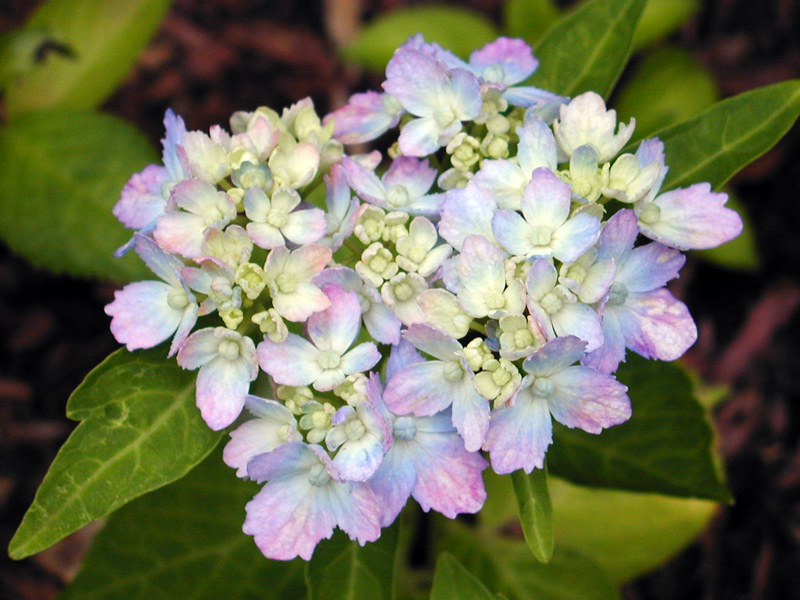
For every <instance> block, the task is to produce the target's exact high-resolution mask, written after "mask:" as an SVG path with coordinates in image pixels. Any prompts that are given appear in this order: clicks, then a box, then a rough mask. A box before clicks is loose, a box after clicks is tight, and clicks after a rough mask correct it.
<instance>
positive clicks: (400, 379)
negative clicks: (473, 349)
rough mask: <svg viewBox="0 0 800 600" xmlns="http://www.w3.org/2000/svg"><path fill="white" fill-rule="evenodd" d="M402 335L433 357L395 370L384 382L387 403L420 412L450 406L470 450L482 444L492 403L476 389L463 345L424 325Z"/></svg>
mask: <svg viewBox="0 0 800 600" xmlns="http://www.w3.org/2000/svg"><path fill="white" fill-rule="evenodd" d="M403 337H404V338H405V339H406V340H407V341H408V342H410V343H411V344H413V345H414V346H415V347H416V348H418V349H419V350H421V351H422V352H425V353H426V354H429V355H431V356H432V357H433V360H427V361H425V362H421V363H415V364H411V365H409V366H407V367H404V368H403V369H400V370H399V371H398V372H397V373H395V375H394V377H392V378H391V379H390V380H389V381H388V382H387V383H386V391H385V393H384V395H383V399H384V402H385V403H386V406H387V407H388V408H389V410H391V411H392V412H394V413H395V414H398V415H407V414H414V415H416V416H418V417H428V416H433V415H435V414H436V413H438V412H441V411H443V410H445V409H446V408H448V407H452V423H453V425H455V427H456V429H457V430H458V433H459V434H460V435H461V437H462V438H463V439H464V445H465V447H466V449H467V450H469V451H470V452H474V451H476V450H478V449H480V447H481V445H482V444H483V441H484V439H485V438H486V431H487V430H488V427H489V403H488V402H487V401H486V399H485V398H483V397H482V396H481V395H480V394H479V393H478V392H477V391H476V390H475V386H474V384H473V382H474V379H475V374H474V373H473V371H472V369H470V367H469V363H468V362H467V358H466V356H465V355H464V349H463V347H462V346H461V344H459V343H458V341H457V340H456V339H455V338H453V337H451V336H449V335H447V334H446V333H444V332H442V331H439V330H438V329H434V328H433V327H430V326H428V325H423V324H416V325H412V326H411V327H410V328H409V329H407V330H406V331H405V332H404V333H403Z"/></svg>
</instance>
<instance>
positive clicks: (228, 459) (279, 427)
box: [222, 396, 303, 477]
mask: <svg viewBox="0 0 800 600" xmlns="http://www.w3.org/2000/svg"><path fill="white" fill-rule="evenodd" d="M245 407H246V408H247V410H248V412H250V414H251V415H253V418H251V419H249V420H248V421H245V422H244V423H242V424H241V425H240V426H239V427H237V428H236V429H234V430H233V431H231V434H230V435H231V439H230V441H229V442H228V443H227V444H225V450H224V451H223V453H222V460H224V461H225V464H226V465H228V466H229V467H232V468H234V469H236V475H237V477H246V476H247V463H248V462H249V461H250V459H251V458H253V457H254V456H258V455H259V454H263V453H264V452H270V451H272V450H274V449H275V448H277V447H278V446H280V445H282V444H286V443H287V442H298V441H301V440H302V439H303V436H302V435H301V434H300V432H299V431H298V430H297V420H296V419H295V417H294V415H293V414H292V412H291V411H290V410H289V409H288V408H286V407H285V406H284V405H283V404H281V403H280V402H276V401H275V400H267V399H265V398H259V397H258V396H246V397H245Z"/></svg>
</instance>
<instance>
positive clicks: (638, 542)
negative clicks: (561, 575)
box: [479, 472, 719, 582]
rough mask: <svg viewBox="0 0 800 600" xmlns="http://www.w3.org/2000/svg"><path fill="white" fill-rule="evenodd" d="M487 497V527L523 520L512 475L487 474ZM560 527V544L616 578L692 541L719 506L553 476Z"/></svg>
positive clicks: (643, 570) (505, 528)
mask: <svg viewBox="0 0 800 600" xmlns="http://www.w3.org/2000/svg"><path fill="white" fill-rule="evenodd" d="M484 480H485V482H486V491H487V499H486V504H485V505H484V507H483V509H482V510H481V513H480V517H479V520H480V524H481V527H482V528H485V529H486V530H487V531H489V532H492V531H508V530H513V529H514V528H515V527H517V526H518V525H517V524H518V518H517V514H516V511H515V510H514V507H513V504H514V489H513V485H512V483H511V481H510V478H509V477H506V476H502V475H496V474H494V473H491V472H487V473H485V474H484ZM548 487H549V491H550V498H551V500H552V503H553V507H554V508H553V510H554V513H555V518H556V519H558V528H557V529H556V532H555V547H556V549H557V550H562V551H563V550H568V549H569V550H573V551H577V552H579V553H580V554H581V555H583V556H586V557H587V558H590V559H592V560H593V561H594V562H595V563H597V565H598V566H600V567H601V568H602V569H603V570H604V571H605V572H606V574H607V575H608V577H609V579H610V580H611V581H615V582H622V581H626V580H628V579H631V578H632V577H634V576H637V575H640V574H642V573H646V572H647V571H650V570H652V569H653V568H655V567H656V566H658V565H660V564H662V563H663V562H664V561H665V560H667V559H668V558H669V557H671V556H673V555H674V554H675V553H677V552H678V551H679V550H680V549H681V548H683V547H684V546H686V545H687V544H688V543H689V542H691V541H692V540H693V539H694V538H695V537H697V535H698V534H699V533H700V532H701V531H702V530H703V528H704V527H705V526H706V524H707V523H708V521H709V519H710V518H711V517H712V515H713V514H714V513H715V511H716V510H717V507H718V506H719V505H718V504H717V503H715V502H711V501H709V500H697V499H694V498H674V497H670V496H662V495H659V494H650V493H642V492H622V491H617V490H608V489H598V488H589V487H584V486H579V485H574V484H572V483H569V482H567V481H564V480H563V479H559V478H558V477H553V476H552V475H550V476H549V477H548Z"/></svg>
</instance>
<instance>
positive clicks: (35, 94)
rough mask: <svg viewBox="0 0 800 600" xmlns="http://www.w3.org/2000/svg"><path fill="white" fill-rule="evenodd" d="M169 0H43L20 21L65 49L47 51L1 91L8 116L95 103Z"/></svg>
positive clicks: (116, 80)
mask: <svg viewBox="0 0 800 600" xmlns="http://www.w3.org/2000/svg"><path fill="white" fill-rule="evenodd" d="M169 4H170V2H169V0H48V1H47V2H44V3H43V4H42V5H41V6H40V7H39V8H38V9H37V10H36V12H35V13H33V15H32V16H31V18H30V20H29V21H28V23H27V24H26V28H28V29H32V30H43V31H47V32H48V33H49V35H50V36H52V37H53V38H54V39H57V40H59V42H60V43H62V44H64V45H65V46H66V47H68V48H69V49H70V56H58V55H53V56H51V57H50V58H49V59H48V60H47V61H45V62H43V63H41V64H39V65H38V66H37V67H36V68H35V69H33V70H31V71H30V72H28V73H27V74H25V75H24V76H22V77H20V78H19V79H18V80H17V81H16V82H15V84H14V85H13V86H11V87H10V88H9V89H8V91H7V93H6V110H7V111H8V115H9V116H11V117H14V116H17V115H20V114H22V113H25V112H29V111H36V110H43V109H48V108H54V107H60V108H69V109H87V108H95V107H96V106H99V105H100V104H101V103H102V102H103V101H104V100H105V99H106V98H108V97H109V96H110V95H111V93H112V92H113V91H114V90H115V89H116V88H117V86H118V85H119V84H120V83H121V82H122V80H123V79H124V78H125V75H126V74H127V73H128V71H129V70H130V69H131V67H133V65H134V63H135V62H136V59H137V57H138V56H139V53H140V52H141V51H142V49H143V48H144V47H145V46H146V45H147V43H148V42H149V41H150V38H151V37H152V36H153V34H154V33H155V31H156V28H157V27H158V24H159V23H160V22H161V19H162V17H163V16H164V14H165V13H166V11H167V9H168V8H169Z"/></svg>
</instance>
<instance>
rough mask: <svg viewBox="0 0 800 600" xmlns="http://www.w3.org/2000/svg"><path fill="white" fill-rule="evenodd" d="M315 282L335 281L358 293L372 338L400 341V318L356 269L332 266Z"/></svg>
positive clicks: (384, 341)
mask: <svg viewBox="0 0 800 600" xmlns="http://www.w3.org/2000/svg"><path fill="white" fill-rule="evenodd" d="M314 283H315V284H316V285H319V286H325V285H326V284H330V283H333V284H336V285H338V286H339V287H340V288H342V289H343V290H345V291H348V292H355V293H356V294H358V300H359V303H360V305H361V317H362V318H363V320H364V325H365V326H366V328H367V331H368V332H369V334H370V335H371V336H372V338H373V339H375V340H376V341H378V342H381V343H382V344H397V343H398V342H399V341H400V327H401V326H402V323H401V322H400V319H398V318H397V315H395V314H394V313H393V312H392V310H391V309H390V308H389V307H388V306H386V305H385V304H384V303H383V298H381V295H380V292H378V290H377V288H376V287H375V286H373V285H371V284H369V283H367V282H365V281H364V280H363V279H361V277H359V276H358V274H357V273H356V272H355V271H353V270H352V269H349V268H347V267H330V268H328V269H325V270H324V271H322V272H321V273H320V274H319V275H317V276H316V277H315V278H314Z"/></svg>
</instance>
